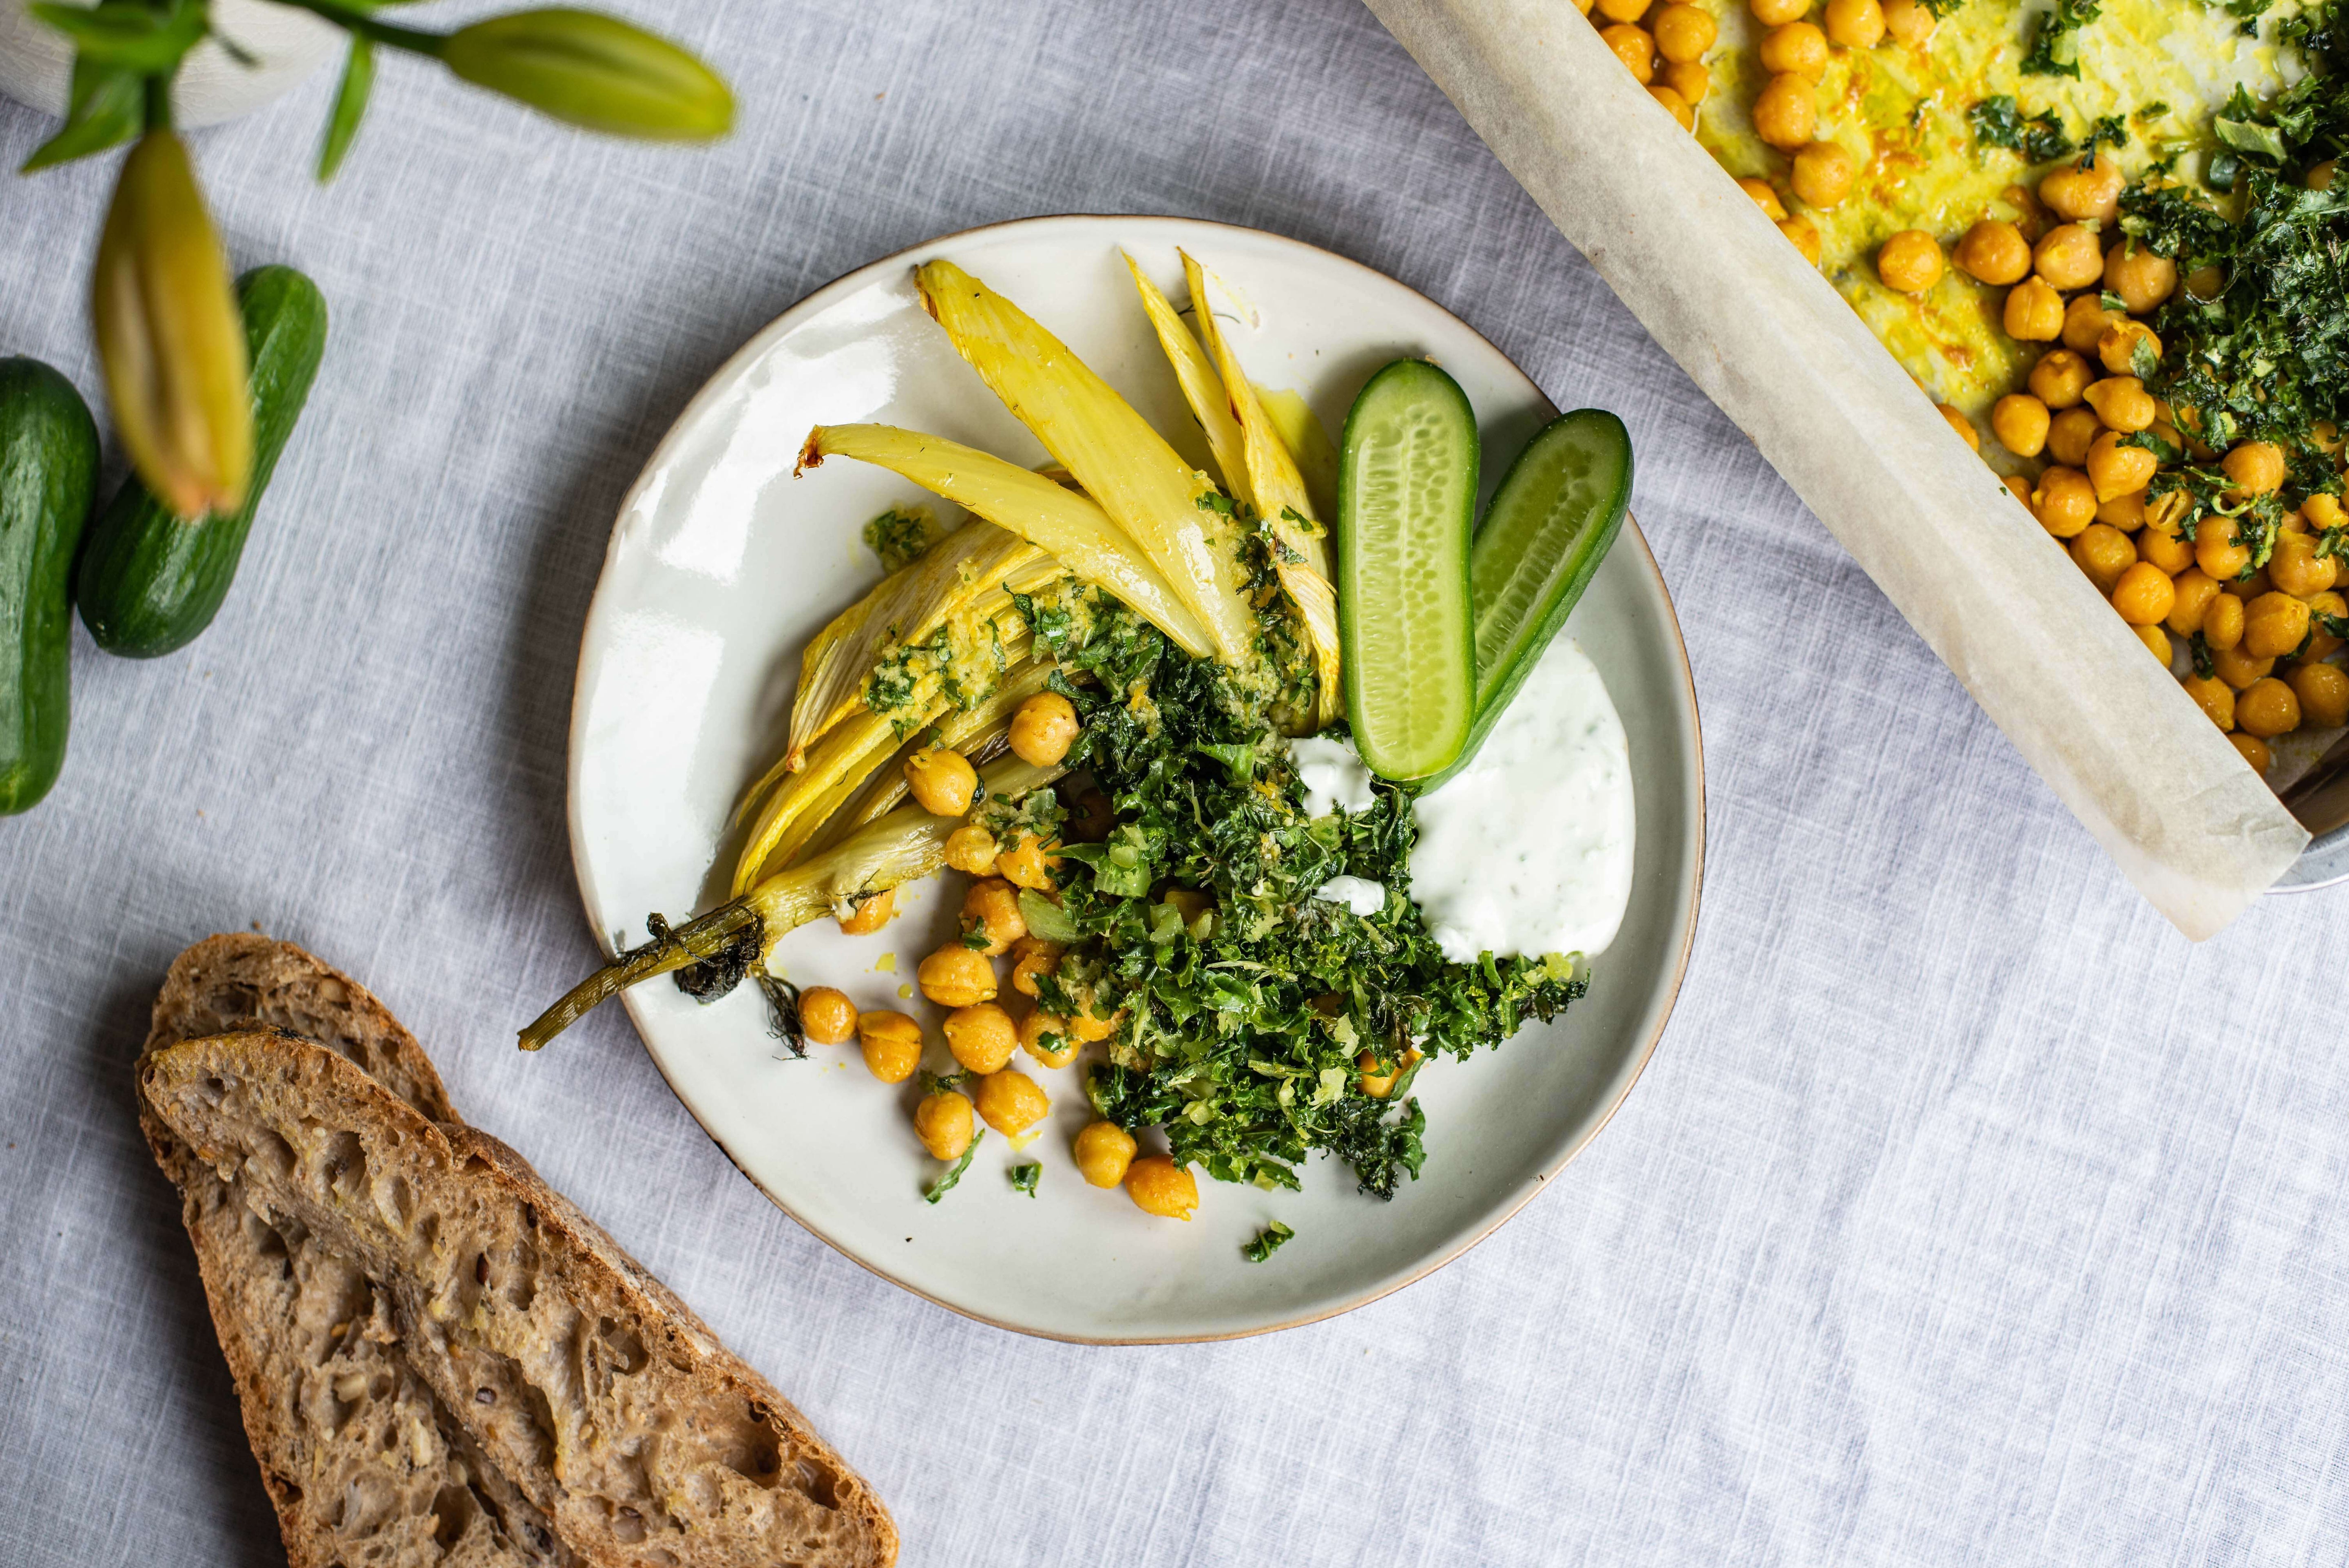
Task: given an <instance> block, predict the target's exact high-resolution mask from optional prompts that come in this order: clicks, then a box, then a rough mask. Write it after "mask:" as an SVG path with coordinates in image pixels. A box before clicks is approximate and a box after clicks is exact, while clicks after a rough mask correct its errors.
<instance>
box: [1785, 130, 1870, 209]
mask: <svg viewBox="0 0 2349 1568" xmlns="http://www.w3.org/2000/svg"><path fill="white" fill-rule="evenodd" d="M1858 167H1859V166H1858V164H1857V162H1856V161H1855V160H1853V158H1852V156H1851V154H1850V153H1849V152H1847V151H1846V150H1844V148H1843V145H1842V144H1841V143H1840V142H1834V141H1815V142H1813V143H1811V144H1810V145H1809V146H1808V147H1806V148H1805V149H1803V150H1802V151H1800V152H1797V153H1796V154H1795V167H1794V168H1793V169H1792V170H1789V171H1788V173H1787V176H1786V178H1787V181H1788V183H1790V184H1792V185H1793V186H1794V188H1795V195H1797V196H1799V197H1801V198H1802V199H1803V200H1804V201H1807V202H1809V203H1810V204H1811V205H1812V206H1814V207H1821V208H1825V207H1833V206H1835V205H1837V203H1839V202H1841V201H1843V199H1844V198H1845V197H1847V196H1848V195H1850V194H1851V182H1852V178H1853V176H1854V175H1855V174H1857V172H1858Z"/></svg>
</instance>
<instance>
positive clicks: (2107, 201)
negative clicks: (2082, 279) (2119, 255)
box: [2039, 158, 2122, 261]
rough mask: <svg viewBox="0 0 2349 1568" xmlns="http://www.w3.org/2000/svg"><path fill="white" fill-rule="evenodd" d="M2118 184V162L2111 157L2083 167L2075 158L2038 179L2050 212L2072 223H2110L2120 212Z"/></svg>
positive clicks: (2120, 181) (2119, 177)
mask: <svg viewBox="0 0 2349 1568" xmlns="http://www.w3.org/2000/svg"><path fill="white" fill-rule="evenodd" d="M2121 185H2122V180H2121V170H2120V165H2119V164H2117V163H2116V162H2114V161H2113V160H2111V159H2109V158H2105V159H2099V160H2097V162H2096V165H2095V168H2093V169H2083V168H2081V167H2080V160H2078V159H2076V158H2075V159H2074V160H2072V161H2070V162H2069V163H2065V164H2063V165H2060V166H2059V167H2057V168H2054V169H2051V170H2048V171H2047V173H2046V174H2045V176H2044V177H2043V178H2042V179H2041V180H2040V181H2039V200H2040V201H2041V202H2043V203H2044V205H2045V206H2046V208H2047V210H2048V211H2051V212H2054V213H2056V214H2057V215H2059V216H2061V217H2064V218H2069V219H2071V220H2072V221H2073V222H2075V223H2077V222H2084V221H2085V220H2087V219H2090V218H2093V219H2095V221H2096V222H2099V223H2106V224H2109V223H2111V222H2113V221H2114V220H2115V219H2116V218H2118V217H2119V216H2120V215H2121ZM2097 259H2098V260H2099V261H2101V260H2102V259H2103V258H2102V257H2099V258H2097Z"/></svg>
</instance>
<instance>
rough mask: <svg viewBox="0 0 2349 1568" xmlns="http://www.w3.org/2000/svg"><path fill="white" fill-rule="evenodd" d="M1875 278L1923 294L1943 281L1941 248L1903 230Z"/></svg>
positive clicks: (1888, 244)
mask: <svg viewBox="0 0 2349 1568" xmlns="http://www.w3.org/2000/svg"><path fill="white" fill-rule="evenodd" d="M1870 3H1871V4H1873V0H1870ZM1876 275H1877V276H1878V278H1880V279H1882V280H1883V282H1884V286H1885V287H1886V288H1889V289H1891V290H1893V291H1894V292H1896V293H1899V294H1923V293H1924V292H1925V291H1926V290H1927V289H1929V288H1931V287H1932V286H1933V285H1934V284H1937V283H1940V281H1941V247H1940V243H1939V242H1937V241H1936V240H1935V239H1934V238H1933V236H1932V235H1930V234H1929V233H1927V232H1925V231H1924V230H1922V229H1903V230H1901V231H1900V232H1899V233H1897V234H1895V235H1893V236H1892V237H1891V238H1890V239H1889V240H1887V241H1885V242H1884V243H1883V245H1882V246H1881V247H1880V248H1879V249H1878V251H1877V253H1876Z"/></svg>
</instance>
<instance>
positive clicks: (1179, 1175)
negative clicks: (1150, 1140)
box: [1125, 1154, 1199, 1220]
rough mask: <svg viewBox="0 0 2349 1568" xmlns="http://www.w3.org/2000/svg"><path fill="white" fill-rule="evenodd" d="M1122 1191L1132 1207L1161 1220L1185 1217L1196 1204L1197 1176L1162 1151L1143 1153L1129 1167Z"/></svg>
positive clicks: (1197, 1194)
mask: <svg viewBox="0 0 2349 1568" xmlns="http://www.w3.org/2000/svg"><path fill="white" fill-rule="evenodd" d="M1125 1191H1126V1194H1127V1196H1129V1197H1131V1198H1132V1199H1133V1206H1134V1207H1135V1208H1137V1209H1140V1210H1141V1211H1142V1212H1143V1213H1145V1214H1156V1215H1158V1216H1159V1217H1160V1218H1162V1219H1167V1220H1187V1219H1189V1218H1190V1217H1191V1213H1192V1211H1194V1210H1195V1209H1196V1208H1198V1206H1199V1183H1198V1181H1197V1179H1196V1178H1195V1177H1194V1176H1193V1175H1192V1174H1191V1173H1190V1172H1189V1171H1185V1169H1183V1167H1181V1166H1180V1165H1177V1164H1175V1163H1174V1161H1172V1160H1169V1159H1167V1158H1166V1157H1165V1156H1164V1155H1163V1154H1147V1155H1144V1156H1143V1158H1141V1159H1139V1160H1137V1161H1134V1162H1133V1164H1132V1165H1131V1166H1130V1167H1128V1168H1127V1170H1126V1172H1125Z"/></svg>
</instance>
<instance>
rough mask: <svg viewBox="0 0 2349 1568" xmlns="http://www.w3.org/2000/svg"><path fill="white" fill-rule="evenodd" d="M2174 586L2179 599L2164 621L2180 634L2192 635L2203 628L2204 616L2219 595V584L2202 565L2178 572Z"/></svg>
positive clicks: (2184, 635)
mask: <svg viewBox="0 0 2349 1568" xmlns="http://www.w3.org/2000/svg"><path fill="white" fill-rule="evenodd" d="M2173 587H2174V588H2175V589H2176V592H2177V599H2176V602H2175V603H2172V604H2171V605H2170V606H2169V614H2168V615H2167V616H2166V617H2164V622H2165V624H2167V625H2168V627H2169V629H2170V630H2171V631H2173V632H2175V633H2177V634H2178V635H2179V636H2181V637H2190V636H2192V635H2193V634H2195V633H2197V632H2199V631H2200V630H2201V629H2202V617H2203V616H2204V615H2205V614H2209V609H2210V602H2211V601H2212V600H2214V599H2216V598H2218V597H2219V585H2218V584H2217V583H2213V582H2212V581H2211V580H2210V574H2209V573H2207V572H2205V571H2203V570H2202V569H2201V568H2200V567H2199V566H2189V567H2188V568H2187V569H2186V570H2185V571H2183V572H2181V573H2178V579H2177V582H2176V583H2174V584H2173Z"/></svg>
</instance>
